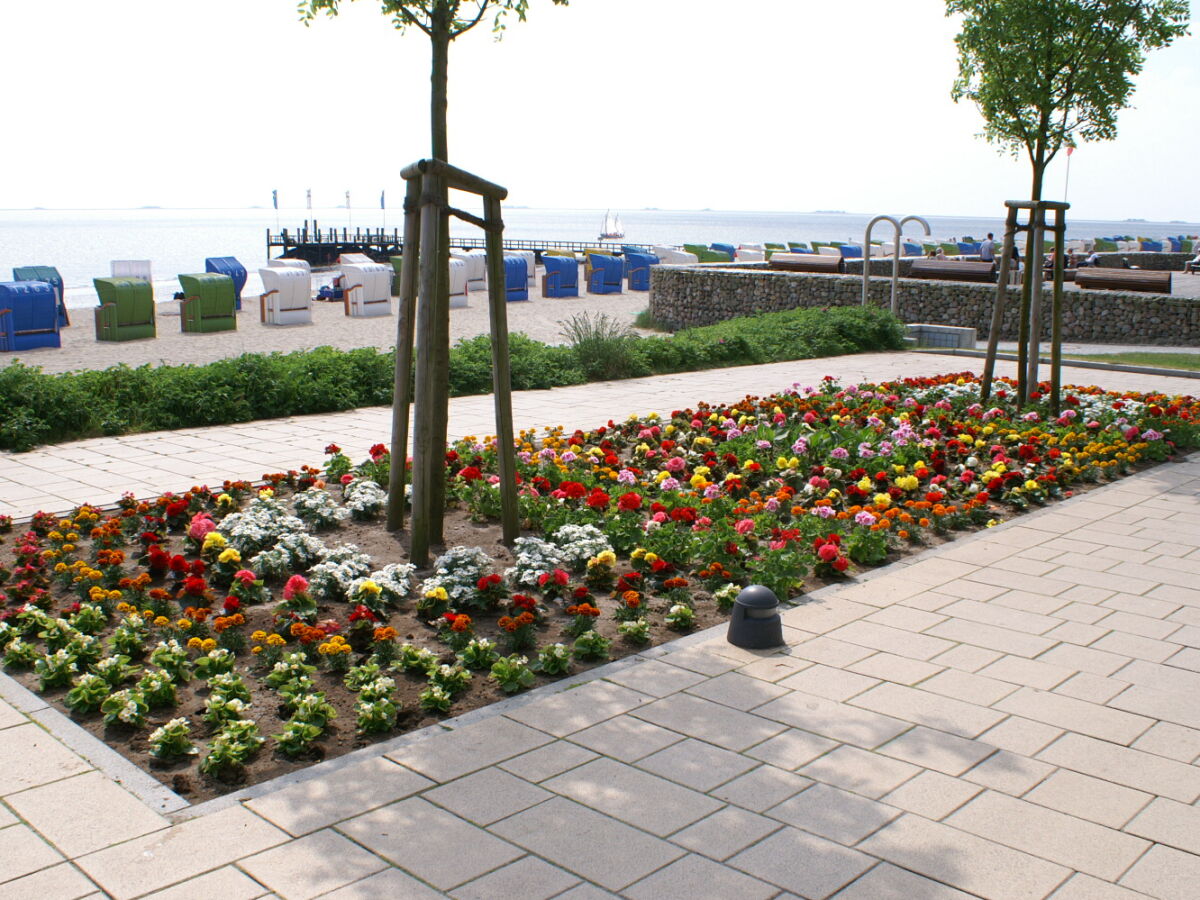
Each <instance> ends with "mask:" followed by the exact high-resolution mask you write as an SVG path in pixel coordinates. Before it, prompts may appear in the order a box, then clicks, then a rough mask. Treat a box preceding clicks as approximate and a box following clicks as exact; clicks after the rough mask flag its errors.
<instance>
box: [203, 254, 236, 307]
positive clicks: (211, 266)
mask: <svg viewBox="0 0 1200 900" xmlns="http://www.w3.org/2000/svg"><path fill="white" fill-rule="evenodd" d="M204 271H205V272H215V273H216V274H217V275H228V276H229V277H230V278H232V279H233V291H234V308H235V309H241V308H242V288H244V287H245V286H246V267H245V266H243V265H242V264H241V263H240V262H238V261H237V260H236V259H235V258H234V257H232V256H210V257H209V258H208V259H206V260H205V261H204Z"/></svg>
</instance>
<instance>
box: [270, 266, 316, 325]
mask: <svg viewBox="0 0 1200 900" xmlns="http://www.w3.org/2000/svg"><path fill="white" fill-rule="evenodd" d="M258 276H259V278H261V279H262V283H263V293H262V294H261V295H260V296H259V298H258V304H259V319H260V320H261V321H262V322H263V323H264V324H266V325H311V324H312V320H313V319H312V276H311V275H310V274H309V273H308V272H305V271H304V270H303V269H298V268H294V267H288V266H282V267H281V266H275V267H274V268H266V269H259V270H258Z"/></svg>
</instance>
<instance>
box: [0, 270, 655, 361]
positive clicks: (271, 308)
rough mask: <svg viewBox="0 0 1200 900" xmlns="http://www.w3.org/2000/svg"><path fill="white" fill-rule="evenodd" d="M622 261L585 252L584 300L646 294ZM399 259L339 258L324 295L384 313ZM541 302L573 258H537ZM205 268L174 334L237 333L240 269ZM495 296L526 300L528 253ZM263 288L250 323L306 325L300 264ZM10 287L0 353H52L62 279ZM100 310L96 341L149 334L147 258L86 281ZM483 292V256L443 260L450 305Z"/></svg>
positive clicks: (639, 276)
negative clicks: (334, 279)
mask: <svg viewBox="0 0 1200 900" xmlns="http://www.w3.org/2000/svg"><path fill="white" fill-rule="evenodd" d="M629 250H630V252H627V253H625V254H624V255H623V256H615V255H610V254H607V253H593V254H588V255H587V256H586V258H585V262H584V265H583V269H584V283H585V284H586V286H587V290H588V291H590V292H591V293H594V294H612V293H621V292H622V290H623V288H624V286H625V285H628V287H629V289H630V290H649V289H650V268H651V267H652V266H654V265H657V264H658V263H659V259H658V257H657V256H653V255H650V254H644V253H638V252H634V251H636V248H629ZM401 262H402V257H399V256H396V257H392V259H391V265H387V264H384V263H378V262H375V261H374V260H372V259H371V258H370V257H368V256H366V255H365V254H361V253H348V254H343V255H342V256H340V257H339V259H338V263H339V265H340V267H341V273H342V274H341V276H340V277H339V279H338V281H339V282H340V283H339V284H338V286H337V288H336V291H331V290H329V289H322V294H325V292H326V291H328V295H329V297H330V299H340V300H341V301H342V303H343V308H344V311H345V314H346V315H347V316H352V317H373V316H387V315H391V314H392V298H393V296H394V294H395V293H396V291H395V288H396V287H398V279H399V275H400V266H401ZM543 263H544V265H545V270H546V272H545V276H544V277H543V279H542V296H543V297H578V296H579V294H580V287H581V284H580V278H579V270H580V264H579V262H578V261H577V260H576V258H575V255H574V254H570V253H564V254H557V255H556V254H555V252H554V251H548V252H547V253H546V255H545V256H544V258H543ZM205 270H206V271H205V272H203V273H197V274H181V275H180V276H179V285H180V288H181V296H182V299H181V300H180V328H181V330H182V331H184V332H192V333H212V332H221V331H232V330H236V328H237V312H238V311H239V310H240V309H241V308H242V291H243V289H244V288H245V285H246V281H247V275H248V273H247V271H246V268H245V266H243V265H242V264H241V263H240V262H238V260H237V259H235V258H234V257H210V258H209V259H207V260H205ZM504 273H505V297H506V299H507V300H508V301H510V302H517V301H522V300H528V299H529V292H530V290H531V289H534V288H535V287H536V284H537V275H536V258H535V255H534V253H533V251H509V252H507V253H506V254H505V256H504ZM258 274H259V277H260V278H261V280H262V285H263V292H262V294H261V295H260V296H259V319H260V321H261V322H262V323H263V324H265V325H304V324H311V323H312V320H313V319H312V304H313V289H312V269H311V267H310V265H309V263H308V262H306V261H305V260H300V259H273V260H271V261H270V263H269V265H268V266H266V267H264V268H261V269H259V270H258ZM13 279H14V280H13V281H12V282H8V283H0V351H19V350H30V349H34V348H38V347H61V346H62V338H61V331H62V329H63V328H65V327H67V326H69V325H70V317H69V315H68V312H67V308H66V304H65V302H64V297H63V279H62V277H61V275H60V274H59V273H58V270H57V269H55V268H54V267H52V266H25V267H20V268H17V269H14V271H13ZM93 284H94V286H95V289H96V294H97V296H98V297H99V300H100V304H99V306H98V307H97V308H96V309H95V311H94V313H95V322H96V339H97V340H100V341H130V340H139V339H143V338H153V337H156V336H157V334H158V331H157V323H156V315H155V309H156V307H155V303H154V288H153V284H152V275H151V263H150V261H149V260H114V261H113V263H112V275H111V276H110V277H107V278H95V279H93ZM486 286H487V257H486V254H485V253H484V252H483V251H480V250H466V251H458V250H455V251H453V253H452V258H451V260H450V306H451V307H464V306H466V305H467V301H468V295H469V293H470V291H471V290H479V289H484V288H486Z"/></svg>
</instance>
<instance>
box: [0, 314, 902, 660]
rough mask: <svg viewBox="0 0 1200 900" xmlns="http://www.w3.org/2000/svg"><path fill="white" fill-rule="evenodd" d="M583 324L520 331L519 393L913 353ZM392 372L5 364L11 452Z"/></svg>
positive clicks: (829, 339)
mask: <svg viewBox="0 0 1200 900" xmlns="http://www.w3.org/2000/svg"><path fill="white" fill-rule="evenodd" d="M580 318H581V317H576V318H575V319H573V320H572V321H573V322H575V323H576V328H575V332H576V337H578V339H579V341H578V342H577V343H576V344H575V345H574V346H551V345H548V344H543V343H541V342H540V341H535V340H533V339H532V338H529V337H527V336H526V335H523V334H520V333H514V334H512V335H511V336H510V365H511V369H512V386H513V389H514V390H518V391H521V390H543V389H546V388H552V387H561V386H564V385H571V384H582V383H583V382H584V381H585V380H586V377H585V372H588V373H589V374H590V376H592V377H597V378H600V377H605V378H608V377H617V376H626V377H631V376H634V377H635V376H640V375H649V374H665V373H670V372H690V371H698V370H702V369H708V368H714V367H720V366H734V365H748V364H752V363H760V362H778V361H781V360H787V359H810V358H814V357H819V356H833V355H837V354H841V353H862V352H868V351H874V350H894V349H900V348H902V347H903V333H902V332H903V329H902V327H901V325H900V323H899V322H898V321H897V320H896V319H894V318H893V317H892V316H891V315H889V314H888V313H887V312H884V311H881V310H878V309H873V308H868V309H863V308H861V307H857V306H855V307H832V308H828V309H795V310H788V311H786V312H779V313H767V314H763V315H758V316H750V317H746V318H740V319H731V320H730V321H728V322H721V323H719V324H716V325H709V326H705V327H703V328H693V329H688V330H686V331H681V332H679V333H678V334H676V335H674V336H673V337H650V338H639V337H636V336H632V335H630V336H627V337H621V336H619V334H618V333H619V332H621V331H622V329H621V327H620V326H618V325H616V324H615V323H613V322H612V320H611V319H607V320H606V319H605V318H604V317H603V316H598V317H596V318H593V319H588V320H587V322H589V323H590V324H587V325H585V324H583V323H581V322H580V321H579V320H580ZM606 322H607V324H605V323H606ZM613 361H616V363H615V364H612V363H613ZM392 365H393V354H392V353H391V352H380V351H378V350H375V349H374V348H365V349H361V350H349V351H341V350H334V349H333V348H331V347H318V348H316V349H315V350H309V351H300V352H296V353H288V354H281V353H271V354H253V353H251V354H245V355H243V356H239V357H236V358H234V359H224V360H219V361H217V362H214V363H210V364H208V365H203V366H158V367H151V366H141V367H139V368H136V369H132V368H130V367H128V366H125V365H118V366H113V367H112V368H109V369H103V370H95V371H89V370H82V371H78V372H66V373H62V374H57V375H47V374H44V373H43V372H42V371H41V370H40V369H38V368H34V367H30V366H26V365H24V364H23V363H21V362H13V363H10V364H9V365H8V366H6V367H4V368H0V409H4V410H5V415H4V416H2V417H0V450H30V449H32V448H33V447H35V446H37V445H38V444H41V443H53V442H61V441H66V440H77V439H81V438H86V437H94V436H96V435H99V434H126V433H130V432H139V431H156V430H161V429H172V428H184V427H189V428H191V427H199V426H203V425H225V424H231V423H234V422H246V421H251V420H258V419H271V418H279V417H284V416H294V415H305V414H308V413H320V412H333V411H336V410H345V409H353V408H356V407H360V406H380V405H387V404H390V403H391V402H392ZM449 380H450V393H451V395H453V396H462V395H466V394H479V393H488V392H490V391H491V389H492V344H491V338H490V337H488V336H487V335H480V336H479V337H475V338H469V339H465V340H462V341H459V343H458V344H456V345H455V346H454V347H453V348H452V349H451V351H450V375H449ZM130 638H131V640H130V641H129V644H128V645H123V646H120V647H114V648H113V650H114V652H122V653H125V654H126V655H128V656H131V657H135V656H137V655H138V650H137V649H136V648H135V647H134V646H133V645H134V644H136V643H137V641H136V640H134V639H132V638H133V636H132V635H130Z"/></svg>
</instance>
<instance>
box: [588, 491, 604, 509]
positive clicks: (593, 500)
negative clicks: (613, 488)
mask: <svg viewBox="0 0 1200 900" xmlns="http://www.w3.org/2000/svg"><path fill="white" fill-rule="evenodd" d="M608 501H609V496H608V494H606V493H604V491H602V490H600V488H592V492H591V493H590V494H588V498H587V505H588V506H590V507H591V508H592V509H608Z"/></svg>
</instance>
